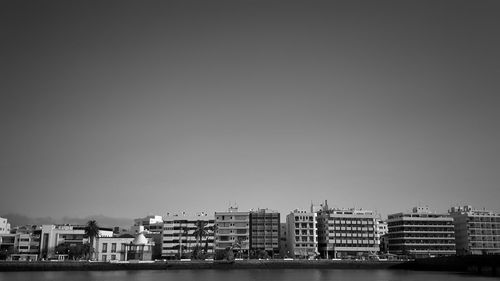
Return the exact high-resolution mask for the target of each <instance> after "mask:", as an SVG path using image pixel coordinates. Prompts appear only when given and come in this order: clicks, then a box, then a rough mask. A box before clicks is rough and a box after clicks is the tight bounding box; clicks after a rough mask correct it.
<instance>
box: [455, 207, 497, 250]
mask: <svg viewBox="0 0 500 281" xmlns="http://www.w3.org/2000/svg"><path fill="white" fill-rule="evenodd" d="M449 213H450V215H451V216H452V217H453V224H454V225H455V241H456V248H457V254H460V255H465V254H469V255H482V254H499V253H500V214H497V213H494V212H492V211H487V210H478V209H473V208H472V206H463V207H452V208H451V209H450V211H449Z"/></svg>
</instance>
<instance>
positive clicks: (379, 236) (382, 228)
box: [375, 219, 389, 252]
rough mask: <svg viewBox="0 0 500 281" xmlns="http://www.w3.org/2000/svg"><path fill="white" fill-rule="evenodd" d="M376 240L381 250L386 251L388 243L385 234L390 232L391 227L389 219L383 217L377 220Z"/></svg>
mask: <svg viewBox="0 0 500 281" xmlns="http://www.w3.org/2000/svg"><path fill="white" fill-rule="evenodd" d="M375 230H376V232H375V242H376V243H377V244H378V245H379V248H380V249H379V251H380V252H386V245H385V244H384V243H385V240H384V238H383V237H384V236H385V235H387V234H388V233H389V228H388V227H387V221H384V220H382V219H377V220H376V221H375Z"/></svg>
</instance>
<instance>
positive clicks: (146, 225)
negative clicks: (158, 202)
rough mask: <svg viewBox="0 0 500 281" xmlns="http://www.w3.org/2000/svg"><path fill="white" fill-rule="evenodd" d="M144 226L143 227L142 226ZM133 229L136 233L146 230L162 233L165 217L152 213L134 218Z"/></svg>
mask: <svg viewBox="0 0 500 281" xmlns="http://www.w3.org/2000/svg"><path fill="white" fill-rule="evenodd" d="M140 226H142V228H140ZM131 230H132V231H133V232H135V234H134V235H136V234H139V233H141V232H144V231H146V232H147V233H158V234H159V233H161V232H163V217H162V216H158V215H151V216H147V217H144V218H138V219H135V220H134V225H133V226H132V228H131Z"/></svg>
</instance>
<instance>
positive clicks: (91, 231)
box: [85, 220, 99, 259]
mask: <svg viewBox="0 0 500 281" xmlns="http://www.w3.org/2000/svg"><path fill="white" fill-rule="evenodd" d="M85 235H86V236H87V237H89V239H90V258H91V259H93V254H94V239H95V238H96V237H99V225H98V224H97V222H96V221H95V220H90V221H88V222H87V225H86V226H85Z"/></svg>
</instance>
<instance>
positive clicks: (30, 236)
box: [0, 226, 41, 261]
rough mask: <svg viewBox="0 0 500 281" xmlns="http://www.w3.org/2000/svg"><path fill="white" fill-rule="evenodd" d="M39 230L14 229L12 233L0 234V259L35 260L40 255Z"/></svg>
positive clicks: (29, 227)
mask: <svg viewBox="0 0 500 281" xmlns="http://www.w3.org/2000/svg"><path fill="white" fill-rule="evenodd" d="M40 232H41V230H40V228H39V227H36V226H33V227H31V226H26V227H16V228H14V229H13V230H12V233H8V234H7V233H4V234H0V255H1V256H2V257H0V259H8V260H21V261H27V260H37V259H38V256H39V253H40Z"/></svg>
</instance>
